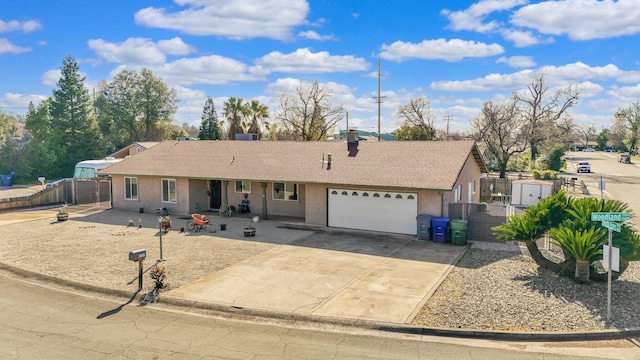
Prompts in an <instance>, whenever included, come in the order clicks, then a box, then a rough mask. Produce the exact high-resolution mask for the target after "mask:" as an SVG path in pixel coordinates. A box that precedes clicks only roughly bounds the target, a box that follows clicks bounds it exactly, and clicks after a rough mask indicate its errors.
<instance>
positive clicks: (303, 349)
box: [0, 273, 638, 360]
mask: <svg viewBox="0 0 640 360" xmlns="http://www.w3.org/2000/svg"><path fill="white" fill-rule="evenodd" d="M0 288H2V289H3V294H2V297H0V358H2V359H83V360H84V359H219V358H224V359H463V360H464V359H473V360H481V359H491V360H501V359H525V360H526V359H545V360H549V359H565V360H567V359H568V360H571V359H594V358H610V359H635V358H636V357H633V356H637V354H638V353H637V348H635V349H634V346H633V344H630V343H629V342H626V341H623V340H619V341H609V342H599V343H589V344H587V343H555V344H545V343H505V342H496V341H486V340H469V339H446V338H434V337H426V336H420V335H410V334H395V333H387V332H383V331H374V330H362V329H353V328H346V329H345V328H335V327H332V326H329V325H323V327H318V326H316V325H314V324H299V323H268V322H266V321H265V320H262V321H260V322H259V323H258V322H254V321H248V320H247V319H224V318H221V317H213V316H210V315H207V314H195V313H185V312H177V311H167V309H165V310H164V311H160V310H158V309H154V308H151V307H149V306H147V307H142V306H138V304H137V303H136V302H131V303H128V304H121V303H117V302H114V301H110V300H105V299H98V298H93V297H86V296H84V295H82V294H74V293H70V292H66V291H60V290H59V289H51V288H48V287H43V286H41V285H40V284H32V283H28V282H25V281H23V280H21V279H16V278H13V277H12V276H10V275H7V274H4V273H0ZM154 306H155V305H154ZM579 355H582V356H579Z"/></svg>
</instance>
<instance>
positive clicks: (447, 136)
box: [444, 115, 453, 140]
mask: <svg viewBox="0 0 640 360" xmlns="http://www.w3.org/2000/svg"><path fill="white" fill-rule="evenodd" d="M452 119H453V116H451V115H446V116H445V117H444V120H445V121H446V122H447V135H446V136H445V140H449V121H451V120H452Z"/></svg>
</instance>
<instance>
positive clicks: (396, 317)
mask: <svg viewBox="0 0 640 360" xmlns="http://www.w3.org/2000/svg"><path fill="white" fill-rule="evenodd" d="M274 235H275V234H274ZM465 249H466V247H458V246H452V245H448V244H447V245H445V244H436V243H433V242H431V241H422V240H417V239H415V236H406V235H392V234H376V233H357V232H341V231H337V232H336V231H327V232H324V231H322V232H316V233H314V234H312V235H310V236H308V237H306V238H303V239H300V240H297V241H295V242H294V243H291V244H287V245H280V246H278V247H277V248H274V249H271V250H269V251H267V252H264V253H261V254H259V255H257V256H254V257H252V258H249V259H247V260H245V261H243V262H241V263H238V264H236V265H234V266H231V267H228V268H226V269H223V270H221V271H219V272H216V273H213V274H211V275H209V276H206V277H204V278H202V279H200V280H198V281H195V282H192V283H190V284H188V285H186V286H183V287H181V288H178V289H175V290H172V291H169V292H167V293H165V294H164V296H172V297H179V298H183V299H189V300H194V301H200V302H205V303H207V302H212V303H216V304H228V305H229V306H236V307H241V308H252V309H260V310H266V311H279V312H291V313H295V314H301V315H315V316H328V317H340V318H349V319H361V320H373V321H382V322H391V323H408V322H410V321H411V319H413V317H414V316H415V313H416V312H417V311H418V310H419V309H420V308H421V307H422V305H423V304H424V302H426V300H427V299H428V298H429V296H430V295H431V294H432V293H433V292H434V291H435V289H436V288H437V286H438V285H439V284H440V283H441V282H442V280H444V278H445V276H446V274H447V273H448V272H449V270H450V268H451V267H452V264H454V263H455V262H457V260H458V259H459V258H460V257H461V256H462V254H463V252H464V250H465Z"/></svg>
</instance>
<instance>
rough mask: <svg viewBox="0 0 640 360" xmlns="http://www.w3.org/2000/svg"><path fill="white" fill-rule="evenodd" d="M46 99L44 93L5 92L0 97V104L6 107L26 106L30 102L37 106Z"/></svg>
mask: <svg viewBox="0 0 640 360" xmlns="http://www.w3.org/2000/svg"><path fill="white" fill-rule="evenodd" d="M46 99H47V97H46V96H44V95H37V94H30V95H26V94H15V93H6V94H4V98H3V99H2V105H3V107H8V108H27V107H29V103H30V102H33V104H34V105H36V106H37V105H38V104H39V103H40V102H42V101H44V100H46Z"/></svg>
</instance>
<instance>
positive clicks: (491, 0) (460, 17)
mask: <svg viewBox="0 0 640 360" xmlns="http://www.w3.org/2000/svg"><path fill="white" fill-rule="evenodd" d="M526 3H528V0H480V1H479V2H477V3H475V4H473V5H471V6H470V7H469V8H468V9H466V10H462V11H450V10H443V11H442V14H443V15H444V16H446V17H447V18H448V19H449V21H450V22H451V23H450V25H449V28H450V29H452V30H469V31H477V32H480V33H484V32H489V31H492V30H495V29H497V28H499V27H500V24H499V23H497V22H495V21H490V22H488V23H483V21H484V19H485V17H486V16H487V15H489V14H491V13H492V12H495V11H504V10H510V9H512V8H514V7H516V6H519V5H523V4H526Z"/></svg>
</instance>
